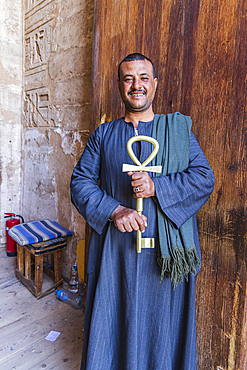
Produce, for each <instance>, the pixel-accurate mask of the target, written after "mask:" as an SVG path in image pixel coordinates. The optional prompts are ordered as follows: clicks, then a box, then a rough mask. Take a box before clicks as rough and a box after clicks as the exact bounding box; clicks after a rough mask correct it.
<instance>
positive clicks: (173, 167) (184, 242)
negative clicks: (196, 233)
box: [152, 112, 200, 289]
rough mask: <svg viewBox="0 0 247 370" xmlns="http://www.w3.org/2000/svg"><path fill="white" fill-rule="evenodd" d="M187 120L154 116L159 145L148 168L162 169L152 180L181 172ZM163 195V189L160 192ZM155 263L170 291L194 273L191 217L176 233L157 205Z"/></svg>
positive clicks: (186, 159)
mask: <svg viewBox="0 0 247 370" xmlns="http://www.w3.org/2000/svg"><path fill="white" fill-rule="evenodd" d="M191 126H192V121H191V118H190V117H188V116H184V115H182V114H181V113H178V112H176V113H173V114H168V115H167V116H166V115H157V114H156V115H155V117H154V124H153V132H152V137H153V138H155V139H156V140H158V142H159V152H158V154H157V156H156V157H155V158H154V160H153V161H152V165H153V166H156V165H162V173H161V174H158V173H156V174H154V176H166V175H169V174H171V173H177V172H182V171H185V170H186V169H187V168H188V165H189V158H190V130H191ZM164 191H165V189H164ZM156 203H157V219H158V241H159V253H158V263H159V265H160V267H161V281H162V280H163V278H164V276H165V277H170V278H171V282H172V285H173V288H174V289H175V287H176V286H177V284H178V283H181V282H182V281H183V276H184V277H185V279H186V280H187V281H188V275H189V273H190V272H191V273H192V274H195V273H196V266H195V262H196V263H197V266H198V267H200V260H199V257H198V254H197V251H196V248H195V244H194V238H193V222H192V217H191V218H189V219H188V220H187V221H186V222H185V223H184V224H183V225H182V226H181V227H180V229H176V228H175V227H174V226H173V224H172V223H171V221H170V220H169V219H168V218H167V217H166V215H165V214H164V213H163V211H162V210H161V207H160V205H159V203H158V202H157V200H156Z"/></svg>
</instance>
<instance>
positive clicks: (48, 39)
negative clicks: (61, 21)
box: [24, 0, 55, 127]
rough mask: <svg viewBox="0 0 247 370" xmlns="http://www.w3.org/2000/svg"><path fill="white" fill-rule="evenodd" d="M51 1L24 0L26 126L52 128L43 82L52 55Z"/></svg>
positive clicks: (48, 94)
mask: <svg viewBox="0 0 247 370" xmlns="http://www.w3.org/2000/svg"><path fill="white" fill-rule="evenodd" d="M52 30H53V1H50V0H45V1H44V0H26V11H25V78H24V83H25V104H24V112H25V118H26V125H27V126H29V127H46V126H54V122H55V120H54V117H53V113H52V110H51V104H50V91H49V88H48V81H47V75H46V70H47V63H48V60H49V57H50V54H51V52H52Z"/></svg>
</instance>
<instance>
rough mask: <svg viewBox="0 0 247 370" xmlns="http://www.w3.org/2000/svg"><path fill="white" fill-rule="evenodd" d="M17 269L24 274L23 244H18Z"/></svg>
mask: <svg viewBox="0 0 247 370" xmlns="http://www.w3.org/2000/svg"><path fill="white" fill-rule="evenodd" d="M17 270H18V271H20V273H21V274H22V275H24V252H23V246H22V245H19V244H17Z"/></svg>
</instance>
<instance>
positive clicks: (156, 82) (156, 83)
mask: <svg viewBox="0 0 247 370" xmlns="http://www.w3.org/2000/svg"><path fill="white" fill-rule="evenodd" d="M154 85H155V91H156V89H157V85H158V79H157V77H155V79H154Z"/></svg>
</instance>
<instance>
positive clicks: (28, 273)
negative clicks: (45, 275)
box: [25, 248, 31, 281]
mask: <svg viewBox="0 0 247 370" xmlns="http://www.w3.org/2000/svg"><path fill="white" fill-rule="evenodd" d="M25 278H26V279H28V280H29V281H30V280H31V253H30V252H29V250H28V249H27V248H25Z"/></svg>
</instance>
